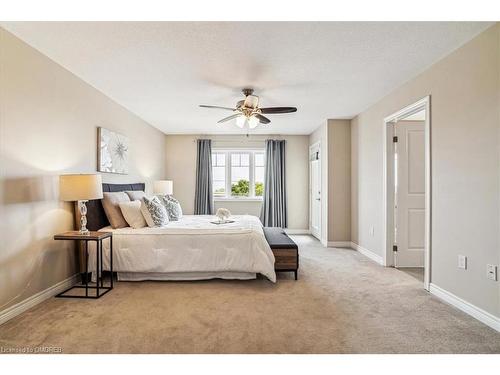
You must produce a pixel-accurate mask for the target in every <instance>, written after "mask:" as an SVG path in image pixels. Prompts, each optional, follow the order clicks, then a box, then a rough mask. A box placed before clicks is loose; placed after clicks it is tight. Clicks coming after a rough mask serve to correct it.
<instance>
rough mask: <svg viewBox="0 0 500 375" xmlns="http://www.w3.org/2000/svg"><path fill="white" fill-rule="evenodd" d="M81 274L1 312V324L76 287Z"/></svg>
mask: <svg viewBox="0 0 500 375" xmlns="http://www.w3.org/2000/svg"><path fill="white" fill-rule="evenodd" d="M79 277H80V274H75V275H73V276H71V277H68V278H67V279H66V280H63V281H60V282H58V283H57V284H55V285H52V286H51V287H49V288H47V289H45V290H42V291H41V292H38V293H37V294H34V295H32V296H31V297H28V298H26V299H25V300H24V301H21V302H19V303H16V304H15V305H13V306H10V307H8V308H7V309H5V310H3V311H0V324H3V323H5V322H7V321H8V320H10V319H12V318H14V317H16V316H18V315H19V314H21V313H23V312H25V311H26V310H28V309H30V308H32V307H33V306H36V305H38V304H39V303H41V302H43V301H45V300H47V299H49V298H50V297H53V296H55V295H56V294H59V293H61V292H63V291H65V290H66V289H68V288H70V287H71V286H73V285H75V284H76V283H77V281H78V280H79Z"/></svg>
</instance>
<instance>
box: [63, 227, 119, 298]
mask: <svg viewBox="0 0 500 375" xmlns="http://www.w3.org/2000/svg"><path fill="white" fill-rule="evenodd" d="M106 238H109V271H110V273H111V280H110V282H109V285H108V286H104V277H103V257H102V241H103V240H104V239H106ZM54 240H56V241H57V240H77V241H83V242H84V243H85V251H84V253H85V280H82V283H81V284H80V285H74V286H72V287H71V288H69V289H66V290H65V291H64V292H62V293H59V294H58V295H56V297H60V298H93V299H97V298H100V297H102V296H103V295H105V294H106V293H107V292H109V291H110V290H112V289H113V234H112V233H110V232H90V233H89V234H80V232H78V231H72V232H65V233H60V234H56V235H55V236H54ZM90 241H94V242H95V243H96V284H95V286H93V285H89V282H88V258H89V242H90ZM72 289H85V295H84V296H81V295H72V294H66V293H67V292H68V291H70V290H72ZM89 290H95V294H93V293H92V294H91V295H89Z"/></svg>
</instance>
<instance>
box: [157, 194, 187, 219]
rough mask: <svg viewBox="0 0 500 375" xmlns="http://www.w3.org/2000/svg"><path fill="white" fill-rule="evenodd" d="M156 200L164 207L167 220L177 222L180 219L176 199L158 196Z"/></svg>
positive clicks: (168, 196) (180, 214) (180, 210)
mask: <svg viewBox="0 0 500 375" xmlns="http://www.w3.org/2000/svg"><path fill="white" fill-rule="evenodd" d="M158 198H159V199H160V201H161V203H163V205H164V206H165V209H166V210H167V214H168V219H169V220H170V221H178V220H179V219H180V218H182V208H181V204H180V203H179V201H178V200H177V199H175V198H174V197H173V196H171V195H160V196H158Z"/></svg>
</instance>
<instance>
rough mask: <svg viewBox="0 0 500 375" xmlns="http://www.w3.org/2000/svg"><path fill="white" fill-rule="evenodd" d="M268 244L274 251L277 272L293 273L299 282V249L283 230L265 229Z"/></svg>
mask: <svg viewBox="0 0 500 375" xmlns="http://www.w3.org/2000/svg"><path fill="white" fill-rule="evenodd" d="M264 235H265V236H266V240H267V243H268V244H269V246H270V247H271V250H272V251H273V254H274V258H275V262H274V269H275V271H276V272H293V273H295V280H297V272H298V269H299V247H298V246H297V244H296V243H295V242H293V240H292V239H291V238H290V237H288V235H287V234H286V233H285V231H284V230H283V229H282V228H275V227H264Z"/></svg>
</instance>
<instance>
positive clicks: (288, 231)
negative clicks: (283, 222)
mask: <svg viewBox="0 0 500 375" xmlns="http://www.w3.org/2000/svg"><path fill="white" fill-rule="evenodd" d="M285 233H286V234H291V235H294V234H311V231H310V230H309V229H288V228H285Z"/></svg>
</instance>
